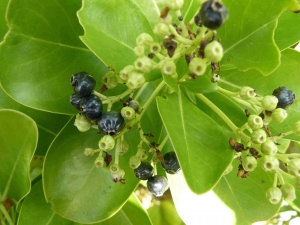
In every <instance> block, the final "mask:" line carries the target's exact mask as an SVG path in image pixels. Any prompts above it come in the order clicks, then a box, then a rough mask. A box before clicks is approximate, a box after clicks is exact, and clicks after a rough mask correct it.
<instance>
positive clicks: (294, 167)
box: [287, 159, 300, 177]
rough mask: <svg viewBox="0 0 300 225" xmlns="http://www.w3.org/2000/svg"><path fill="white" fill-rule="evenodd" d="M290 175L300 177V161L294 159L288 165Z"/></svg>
mask: <svg viewBox="0 0 300 225" xmlns="http://www.w3.org/2000/svg"><path fill="white" fill-rule="evenodd" d="M287 169H288V171H289V174H292V175H293V176H296V177H300V159H292V160H290V161H289V163H288V165H287Z"/></svg>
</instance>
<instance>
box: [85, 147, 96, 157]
mask: <svg viewBox="0 0 300 225" xmlns="http://www.w3.org/2000/svg"><path fill="white" fill-rule="evenodd" d="M94 153H95V152H94V149H92V148H85V149H84V154H85V155H86V156H93V155H94Z"/></svg>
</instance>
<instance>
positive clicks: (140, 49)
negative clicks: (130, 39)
mask: <svg viewBox="0 0 300 225" xmlns="http://www.w3.org/2000/svg"><path fill="white" fill-rule="evenodd" d="M133 52H134V54H135V55H136V56H138V57H142V56H144V53H145V48H144V46H142V45H138V46H135V47H134V49H133Z"/></svg>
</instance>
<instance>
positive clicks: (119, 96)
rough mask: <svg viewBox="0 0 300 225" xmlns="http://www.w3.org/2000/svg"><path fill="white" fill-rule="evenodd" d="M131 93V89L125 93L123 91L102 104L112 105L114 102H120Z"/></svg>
mask: <svg viewBox="0 0 300 225" xmlns="http://www.w3.org/2000/svg"><path fill="white" fill-rule="evenodd" d="M131 92H133V90H132V89H127V90H126V91H124V92H123V93H122V94H119V95H116V96H111V97H108V98H107V99H106V100H104V101H103V104H113V103H115V102H118V101H120V100H121V99H122V98H124V97H125V96H127V95H129V94H130V93H131Z"/></svg>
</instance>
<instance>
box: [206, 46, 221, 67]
mask: <svg viewBox="0 0 300 225" xmlns="http://www.w3.org/2000/svg"><path fill="white" fill-rule="evenodd" d="M204 54H205V58H207V59H208V60H209V61H211V62H220V61H221V59H222V58H223V47H222V45H221V44H220V43H219V42H218V41H212V42H210V43H209V44H207V45H206V46H205V48H204Z"/></svg>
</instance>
